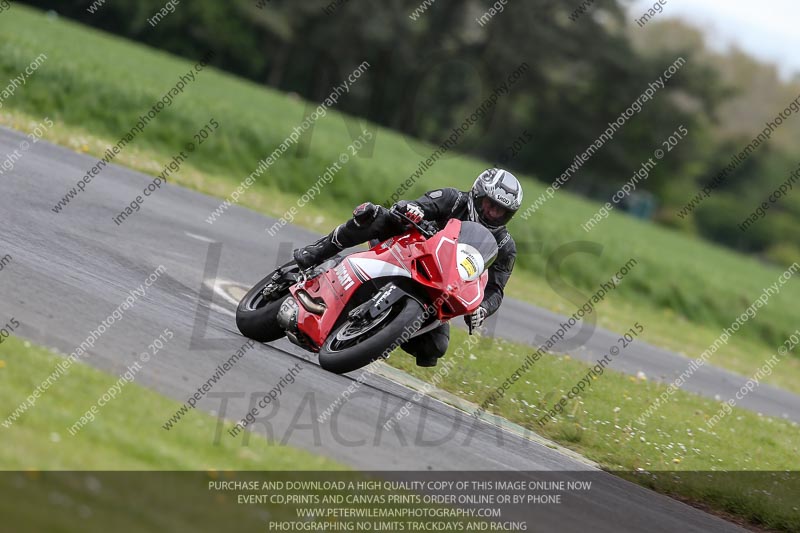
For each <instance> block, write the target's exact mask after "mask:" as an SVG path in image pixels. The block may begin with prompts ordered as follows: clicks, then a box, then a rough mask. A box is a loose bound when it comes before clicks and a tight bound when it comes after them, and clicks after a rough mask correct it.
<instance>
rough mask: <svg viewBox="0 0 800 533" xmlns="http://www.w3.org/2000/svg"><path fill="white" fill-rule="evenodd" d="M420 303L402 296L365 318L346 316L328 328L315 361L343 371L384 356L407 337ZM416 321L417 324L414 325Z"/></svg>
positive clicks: (364, 364)
mask: <svg viewBox="0 0 800 533" xmlns="http://www.w3.org/2000/svg"><path fill="white" fill-rule="evenodd" d="M422 315H423V310H422V306H421V305H420V304H419V303H417V302H416V301H415V300H413V299H411V298H403V299H402V300H399V301H397V302H396V303H395V304H394V305H393V306H392V307H390V308H389V309H387V310H386V311H384V312H383V313H381V314H380V315H378V316H376V317H375V318H371V319H368V320H357V321H354V320H351V319H348V320H346V321H345V322H344V323H342V324H340V325H339V326H337V327H336V328H334V329H333V331H331V333H330V335H328V338H327V339H325V342H324V343H323V344H322V347H321V348H320V350H319V364H320V366H321V367H322V368H324V369H325V370H328V371H330V372H335V373H336V374H346V373H347V372H352V371H353V370H357V369H359V368H361V367H364V366H366V365H368V364H370V363H371V362H372V361H375V360H376V359H379V358H385V357H387V356H388V355H389V353H390V352H391V351H392V350H394V349H395V348H397V347H399V346H400V345H401V344H402V343H404V342H406V341H407V340H408V339H410V338H411V335H413V334H414V333H415V332H416V330H417V329H418V328H419V325H420V324H421V320H418V319H419V318H420V317H421V316H422ZM416 322H420V324H416V325H415V323H416Z"/></svg>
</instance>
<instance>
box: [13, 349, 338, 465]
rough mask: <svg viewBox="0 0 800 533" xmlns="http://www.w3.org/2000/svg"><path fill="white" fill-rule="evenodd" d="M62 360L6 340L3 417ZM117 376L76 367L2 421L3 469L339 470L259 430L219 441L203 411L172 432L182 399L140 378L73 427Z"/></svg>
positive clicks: (227, 426)
mask: <svg viewBox="0 0 800 533" xmlns="http://www.w3.org/2000/svg"><path fill="white" fill-rule="evenodd" d="M60 360H61V358H60V357H59V356H56V355H54V354H52V353H50V352H48V351H47V350H45V349H43V348H39V347H36V346H32V345H31V344H30V343H29V342H27V341H22V340H19V339H15V338H13V337H10V338H7V339H4V341H3V343H2V345H0V412H1V413H3V421H6V418H5V417H6V416H7V415H8V414H9V413H12V412H13V411H14V410H15V409H16V408H17V405H18V404H19V402H20V398H27V397H28V395H29V394H31V393H32V391H33V390H34V389H35V388H36V386H37V385H39V384H40V383H41V382H42V380H44V379H45V378H47V376H49V375H50V373H51V372H52V371H53V370H54V369H55V367H56V365H57V364H58V363H59V361H60ZM116 381H117V377H116V376H110V375H108V374H105V373H103V372H100V371H99V370H96V369H94V368H92V367H90V366H88V365H84V364H75V365H73V366H72V367H70V370H69V373H68V374H66V375H64V376H63V377H62V378H61V379H60V380H59V381H58V382H57V383H56V384H55V385H53V386H52V387H50V388H49V389H48V390H47V391H45V392H44V394H42V395H41V396H40V398H39V399H38V401H37V402H36V404H35V405H34V407H32V408H31V409H29V410H28V411H26V412H25V413H24V414H23V415H22V416H21V417H20V418H19V419H18V420H17V421H16V422H15V423H13V424H11V425H10V427H8V428H7V427H5V426H4V425H0V434H2V435H3V442H7V443H8V442H10V443H13V445H12V446H2V447H0V470H37V471H38V470H215V471H216V470H331V469H344V467H343V466H342V465H338V464H337V463H335V462H334V461H332V460H329V459H327V458H324V457H320V456H316V455H313V454H311V453H308V452H305V451H302V450H298V449H294V448H290V447H287V446H278V445H274V444H271V443H269V442H268V441H267V440H266V439H264V438H261V437H258V436H257V435H252V436H251V437H250V440H249V444H248V445H247V446H243V445H242V436H239V437H237V438H222V439H219V441H218V442H214V439H213V436H214V435H215V434H216V433H215V432H216V431H217V430H220V431H222V432H226V431H227V430H228V429H230V428H232V427H233V424H229V423H227V422H225V423H224V425H223V426H222V427H219V428H218V426H217V424H218V421H217V419H216V418H214V417H212V416H210V415H208V414H205V413H203V412H201V411H197V412H196V413H193V415H192V417H191V418H189V419H187V420H185V421H183V422H182V423H181V424H178V425H177V426H175V427H174V428H173V429H172V430H171V431H170V432H169V433H167V432H165V431H164V430H163V429H162V428H161V425H162V424H163V423H164V420H165V419H166V416H167V415H166V414H167V413H173V412H175V411H176V410H177V409H178V408H179V407H180V404H179V403H178V402H176V401H174V400H170V399H168V398H166V397H164V396H161V395H160V394H157V393H155V392H153V391H151V390H148V389H145V388H144V387H141V386H139V385H137V384H136V383H129V384H128V385H127V386H125V387H124V388H123V389H122V391H121V394H120V395H119V396H118V397H117V398H116V399H114V400H112V401H111V402H109V403H108V404H106V405H105V406H104V407H103V408H102V409H101V410H100V412H99V414H98V415H97V417H96V419H95V421H94V422H92V423H89V424H88V425H87V426H85V427H84V428H83V429H81V430H80V431H79V432H78V433H77V434H76V435H75V436H70V434H69V432H68V431H67V428H69V427H71V426H72V425H73V424H74V423H75V422H76V421H77V420H78V419H79V418H80V417H81V415H83V414H84V413H85V412H86V410H87V409H89V408H90V407H91V406H92V405H94V404H95V402H97V399H98V398H99V397H101V396H102V395H103V394H105V393H106V391H108V389H109V388H110V387H111V386H112V385H113V384H114V383H115V382H116Z"/></svg>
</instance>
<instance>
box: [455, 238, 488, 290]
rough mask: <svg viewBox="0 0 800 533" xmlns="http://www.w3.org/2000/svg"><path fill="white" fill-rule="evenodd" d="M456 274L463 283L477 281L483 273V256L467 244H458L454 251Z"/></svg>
mask: <svg viewBox="0 0 800 533" xmlns="http://www.w3.org/2000/svg"><path fill="white" fill-rule="evenodd" d="M456 262H457V263H458V274H459V275H460V276H461V279H463V280H464V281H472V280H475V279H478V278H479V277H480V275H481V274H483V271H484V267H485V265H484V261H483V255H481V253H480V252H479V251H478V250H477V249H476V248H474V247H473V246H470V245H469V244H465V243H459V244H458V248H457V251H456Z"/></svg>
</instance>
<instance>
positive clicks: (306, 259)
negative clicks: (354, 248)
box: [292, 228, 343, 270]
mask: <svg viewBox="0 0 800 533" xmlns="http://www.w3.org/2000/svg"><path fill="white" fill-rule="evenodd" d="M337 230H338V228H337V229H336V230H333V231H332V232H331V233H329V234H328V235H325V236H324V237H322V238H321V239H319V240H318V241H317V242H314V243H311V244H309V245H308V246H305V247H303V248H298V249H297V250H295V251H294V252H293V253H292V256H293V257H294V260H295V262H296V263H297V266H299V267H300V268H301V269H302V270H308V269H309V268H311V267H315V266H317V265H319V264H321V263H322V262H323V261H325V260H326V259H330V258H331V257H333V256H334V255H336V254H338V253H339V252H341V251H342V248H343V246H341V245H340V244H338V241H337V240H336V231H337Z"/></svg>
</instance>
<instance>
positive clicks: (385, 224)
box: [331, 188, 517, 357]
mask: <svg viewBox="0 0 800 533" xmlns="http://www.w3.org/2000/svg"><path fill="white" fill-rule="evenodd" d="M469 201H470V197H469V193H468V192H462V191H459V190H458V189H453V188H445V189H436V190H433V191H429V192H427V193H425V194H424V195H423V196H422V197H420V198H418V199H417V200H414V203H416V204H418V205H419V206H420V207H421V208H422V210H423V212H424V213H425V220H430V221H432V222H434V223H436V225H437V226H438V227H439V228H440V229H441V228H444V226H445V225H447V222H448V221H449V220H450V219H453V218H457V219H459V220H469V204H468V202H469ZM364 205H366V204H364ZM359 207H360V206H359ZM358 212H359V208H356V215H357V214H358ZM358 218H359V217H358V216H355V217H354V218H353V219H350V220H348V221H347V222H346V223H344V224H342V225H341V226H339V227H338V228H336V229H335V230H334V231H333V233H332V234H331V240H332V241H333V242H334V243H335V244H337V245H339V246H340V247H343V248H349V247H350V246H355V245H356V244H360V243H362V242H366V241H368V240H371V239H378V240H381V241H382V240H385V239H388V238H389V237H392V236H394V235H398V234H400V233H402V232H403V231H405V228H404V227H403V226H401V225H399V224H398V223H397V222H396V220H395V219H394V218H392V217H390V216H389V215H388V214H387V213H386V212H385V211H383V210H380V209H377V210H375V214H374V218H372V219H371V220H369V221H368V222H362V223H361V224H359V223H358V222H357V219H358ZM492 234H493V235H494V236H495V239H497V248H498V253H497V259H496V260H495V261H494V263H492V265H491V266H490V267H489V281H488V283H487V285H486V290H485V293H484V298H483V303H482V304H481V305H482V306H483V307H484V308H485V309H486V311H487V316H488V315H491V314H493V313H495V312H496V311H497V310H498V309H499V308H500V304H501V303H502V301H503V291H504V288H505V286H506V283H507V282H508V279H509V278H510V277H511V271H512V269H513V268H514V261H515V260H516V257H517V248H516V245H515V243H514V239H513V238H511V234H510V233H509V232H508V230H507V229H506V227H505V226H502V227H500V228H497V229H496V230H494V231H492ZM449 342H450V324H442V325H441V326H440V327H438V328H436V329H434V330H432V331H429V332H428V333H425V334H423V335H420V336H419V337H414V338H413V339H411V340H409V341H408V342H406V343H405V344H403V345H402V346H401V347H402V348H403V350H405V351H406V352H408V353H410V354H411V355H414V356H417V357H419V356H423V357H441V356H443V355H444V354H445V352H446V351H447V345H448V344H449Z"/></svg>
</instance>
